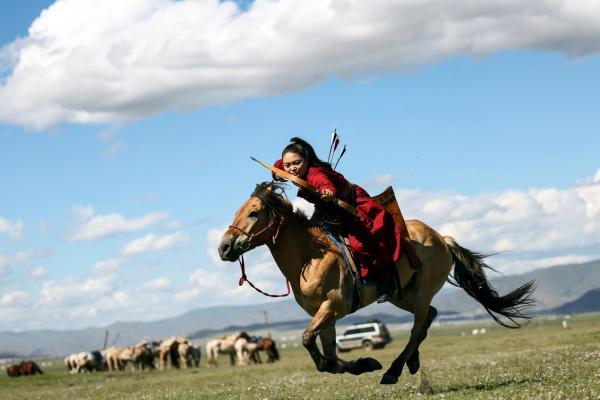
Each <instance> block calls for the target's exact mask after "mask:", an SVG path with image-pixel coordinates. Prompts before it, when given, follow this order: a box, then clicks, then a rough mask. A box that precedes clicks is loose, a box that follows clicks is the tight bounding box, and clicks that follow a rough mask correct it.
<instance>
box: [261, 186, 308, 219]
mask: <svg viewBox="0 0 600 400" xmlns="http://www.w3.org/2000/svg"><path fill="white" fill-rule="evenodd" d="M250 197H258V198H259V199H260V200H261V201H262V202H263V203H264V204H265V205H266V206H267V208H268V209H269V211H270V212H271V213H274V214H279V215H283V216H284V217H286V218H287V219H291V220H295V221H298V222H301V223H303V224H304V225H307V226H313V224H312V223H311V222H310V221H309V219H308V217H307V216H306V214H305V213H304V211H302V210H294V206H293V205H292V203H291V202H290V201H289V200H288V198H287V195H286V193H285V186H284V184H283V183H279V182H262V183H258V184H256V187H255V188H254V191H253V192H252V194H251V195H250Z"/></svg>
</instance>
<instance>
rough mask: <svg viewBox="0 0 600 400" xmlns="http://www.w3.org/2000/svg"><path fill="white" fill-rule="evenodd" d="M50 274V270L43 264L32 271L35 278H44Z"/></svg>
mask: <svg viewBox="0 0 600 400" xmlns="http://www.w3.org/2000/svg"><path fill="white" fill-rule="evenodd" d="M46 275H48V270H47V269H46V268H44V267H42V266H39V267H36V268H35V269H34V270H33V271H31V276H33V277H34V278H43V277H45V276H46Z"/></svg>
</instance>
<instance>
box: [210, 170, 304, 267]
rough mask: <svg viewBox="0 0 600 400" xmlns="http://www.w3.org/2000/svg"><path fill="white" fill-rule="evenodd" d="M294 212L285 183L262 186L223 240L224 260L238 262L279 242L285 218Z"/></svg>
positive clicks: (221, 251)
mask: <svg viewBox="0 0 600 400" xmlns="http://www.w3.org/2000/svg"><path fill="white" fill-rule="evenodd" d="M293 213H294V211H293V206H292V204H291V203H290V202H289V201H288V200H287V198H286V197H285V192H284V190H283V186H282V184H279V183H275V182H263V183H259V184H258V185H256V188H255V189H254V192H252V194H251V196H250V198H249V199H248V200H246V202H245V203H244V204H243V205H242V206H241V207H240V208H239V210H237V211H236V213H235V217H234V219H233V222H232V223H231V225H229V229H227V231H226V232H225V233H224V234H223V237H222V238H221V242H220V243H219V255H220V257H221V260H223V261H236V260H237V259H238V258H239V257H240V256H241V255H242V254H243V253H245V252H247V251H249V250H252V249H253V248H255V247H257V246H261V245H263V244H268V243H275V241H276V240H277V237H278V235H279V232H280V230H281V227H282V225H283V222H284V221H285V219H286V218H285V216H286V215H290V214H293Z"/></svg>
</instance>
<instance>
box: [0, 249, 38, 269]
mask: <svg viewBox="0 0 600 400" xmlns="http://www.w3.org/2000/svg"><path fill="white" fill-rule="evenodd" d="M36 255H39V254H36V253H35V252H34V251H33V250H23V251H20V252H18V253H17V254H15V255H14V256H11V255H6V254H3V253H0V275H2V274H5V273H8V272H9V271H10V269H11V266H13V265H16V264H29V263H30V262H31V260H32V259H33V258H34V257H35V256H36Z"/></svg>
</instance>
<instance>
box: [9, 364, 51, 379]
mask: <svg viewBox="0 0 600 400" xmlns="http://www.w3.org/2000/svg"><path fill="white" fill-rule="evenodd" d="M6 374H7V375H8V376H10V377H11V378H14V377H17V376H29V375H35V374H43V372H42V370H41V369H40V367H39V366H38V365H37V364H36V363H35V362H34V361H22V362H21V363H20V364H13V365H10V366H9V367H7V368H6Z"/></svg>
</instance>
